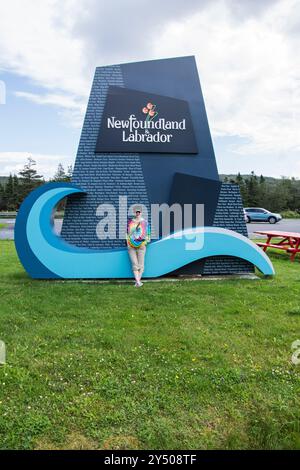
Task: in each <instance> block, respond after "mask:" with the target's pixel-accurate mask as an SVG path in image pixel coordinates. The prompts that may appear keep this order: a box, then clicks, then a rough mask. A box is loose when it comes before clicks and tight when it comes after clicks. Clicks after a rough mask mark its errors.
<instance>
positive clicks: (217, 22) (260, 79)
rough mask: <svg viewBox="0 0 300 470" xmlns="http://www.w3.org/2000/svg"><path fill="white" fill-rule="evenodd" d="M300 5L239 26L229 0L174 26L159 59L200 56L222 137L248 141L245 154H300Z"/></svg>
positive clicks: (159, 46)
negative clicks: (298, 23)
mask: <svg viewBox="0 0 300 470" xmlns="http://www.w3.org/2000/svg"><path fill="white" fill-rule="evenodd" d="M296 6H298V7H300V3H299V1H295V0H284V1H283V2H279V3H277V4H275V5H274V6H273V8H272V9H268V10H267V11H266V12H265V14H262V15H261V16H260V17H259V18H256V17H253V16H251V17H250V18H248V19H244V21H242V22H240V21H235V19H234V18H233V17H232V15H231V13H230V10H229V8H228V6H227V5H226V3H224V2H211V3H210V6H209V7H207V8H206V9H205V10H203V11H201V12H200V13H199V14H196V15H193V17H192V18H188V19H186V20H185V21H184V22H182V21H178V22H176V23H175V22H174V23H173V24H170V25H169V26H168V27H167V29H166V31H165V33H164V34H163V35H162V36H161V37H160V38H159V41H157V43H156V53H157V55H158V54H159V55H175V54H184V53H186V52H187V51H189V52H190V53H195V55H196V57H197V62H198V68H199V71H200V77H201V82H202V87H203V92H204V97H205V99H206V106H207V110H208V115H209V121H210V126H211V129H212V132H213V135H214V136H239V137H243V138H244V139H245V140H244V142H245V143H244V144H239V145H238V147H237V146H236V147H233V148H232V150H233V151H235V152H237V153H241V154H247V155H250V154H261V153H264V154H266V153H276V154H278V153H279V152H291V151H293V152H294V151H299V149H300V133H299V124H298V123H299V109H300V89H299V84H300V57H299V54H298V52H297V51H298V48H299V39H298V38H294V37H289V36H288V34H287V32H286V31H287V28H288V25H289V21H290V20H291V18H292V16H293V11H294V9H295V7H296Z"/></svg>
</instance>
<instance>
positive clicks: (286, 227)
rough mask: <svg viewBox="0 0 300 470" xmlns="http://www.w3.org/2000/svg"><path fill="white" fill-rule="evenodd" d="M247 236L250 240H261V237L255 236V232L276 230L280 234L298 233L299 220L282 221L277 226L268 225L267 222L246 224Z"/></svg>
mask: <svg viewBox="0 0 300 470" xmlns="http://www.w3.org/2000/svg"><path fill="white" fill-rule="evenodd" d="M247 229H248V234H249V237H250V238H261V235H256V234H255V233H253V232H255V231H256V230H270V229H271V230H278V231H281V232H298V233H300V219H283V220H281V221H280V222H278V223H277V224H274V225H272V224H269V223H268V222H267V223H265V222H256V223H255V222H251V224H247Z"/></svg>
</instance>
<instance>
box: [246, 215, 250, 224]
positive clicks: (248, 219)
mask: <svg viewBox="0 0 300 470" xmlns="http://www.w3.org/2000/svg"><path fill="white" fill-rule="evenodd" d="M250 222H251V219H250V217H249V216H248V215H247V217H246V223H247V224H250Z"/></svg>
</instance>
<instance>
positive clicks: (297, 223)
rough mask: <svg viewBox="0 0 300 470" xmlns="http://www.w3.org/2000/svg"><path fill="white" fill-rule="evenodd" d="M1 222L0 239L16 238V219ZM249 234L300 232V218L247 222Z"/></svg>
mask: <svg viewBox="0 0 300 470" xmlns="http://www.w3.org/2000/svg"><path fill="white" fill-rule="evenodd" d="M0 224H5V225H6V227H5V228H3V229H0V240H7V239H8V240H13V238H14V226H15V220H14V219H0ZM61 225H62V219H55V230H56V233H58V234H59V233H60V230H61ZM247 229H248V234H249V237H250V238H261V235H256V234H255V233H253V232H255V231H256V230H270V229H273V230H281V231H285V232H298V233H300V219H284V220H281V221H280V222H278V223H277V224H275V225H272V224H269V223H264V222H259V223H254V222H253V223H251V224H247Z"/></svg>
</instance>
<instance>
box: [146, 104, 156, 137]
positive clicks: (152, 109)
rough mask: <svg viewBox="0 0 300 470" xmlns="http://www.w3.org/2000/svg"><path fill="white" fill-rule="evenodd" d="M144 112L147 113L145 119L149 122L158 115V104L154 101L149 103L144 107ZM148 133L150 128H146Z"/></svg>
mask: <svg viewBox="0 0 300 470" xmlns="http://www.w3.org/2000/svg"><path fill="white" fill-rule="evenodd" d="M142 112H143V113H144V114H146V117H145V121H146V122H147V123H148V122H150V121H152V120H153V119H154V118H156V116H157V115H158V112H157V111H156V104H153V103H150V102H149V103H147V105H146V106H144V108H143V109H142ZM146 133H147V134H148V133H149V130H148V129H146Z"/></svg>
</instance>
